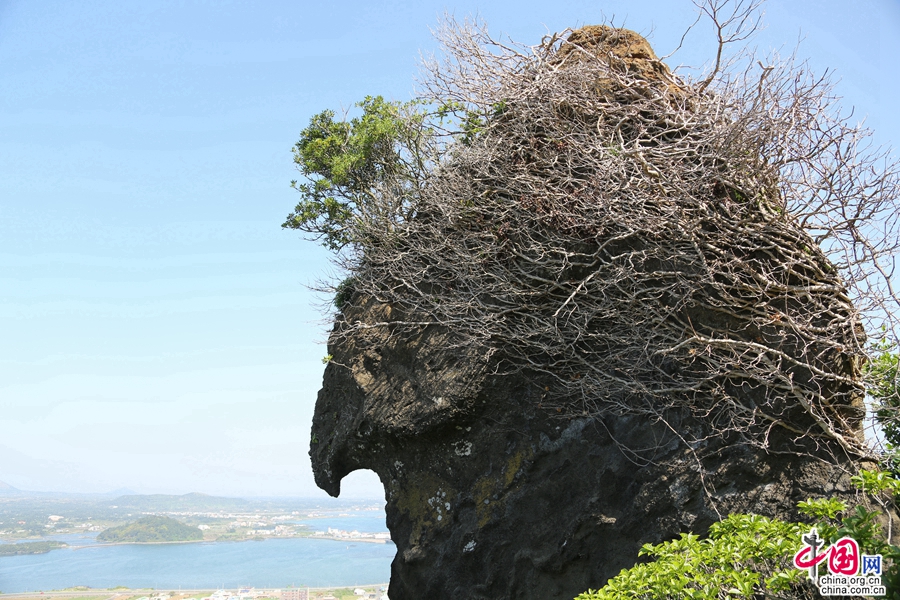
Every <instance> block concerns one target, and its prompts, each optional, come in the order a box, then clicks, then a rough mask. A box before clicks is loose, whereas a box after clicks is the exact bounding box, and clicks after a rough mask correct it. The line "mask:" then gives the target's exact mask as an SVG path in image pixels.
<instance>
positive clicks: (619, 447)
mask: <svg viewBox="0 0 900 600" xmlns="http://www.w3.org/2000/svg"><path fill="white" fill-rule="evenodd" d="M391 312H392V311H391V308H390V307H389V306H385V305H380V304H378V303H376V302H374V301H361V302H359V305H358V306H356V307H351V308H347V309H346V310H345V313H346V314H345V319H352V320H361V321H363V322H365V321H379V322H380V321H383V320H384V319H391V318H394V317H393V316H392V315H391ZM341 326H342V323H338V324H337V328H340V327H341ZM452 337H453V336H452V334H451V332H449V331H447V330H444V329H442V328H439V327H424V328H422V329H421V330H420V331H419V332H418V333H417V334H416V335H406V336H397V335H392V333H391V331H390V330H388V329H385V328H372V329H368V330H361V332H359V333H355V334H354V335H353V336H351V337H344V336H340V339H341V343H337V344H332V345H330V346H329V352H330V353H331V354H332V355H333V358H332V360H331V361H330V363H329V364H328V366H327V367H326V369H325V376H324V383H323V387H322V390H321V391H320V392H319V397H318V401H317V404H316V410H315V415H314V417H313V428H312V432H313V443H312V446H311V451H310V455H311V457H312V464H313V469H314V472H315V477H316V483H317V484H318V485H319V486H320V487H321V488H322V489H324V490H325V491H327V492H328V493H329V494H331V495H333V496H337V495H338V494H339V493H340V482H341V479H342V478H343V477H344V476H346V475H347V474H348V473H350V472H352V471H354V470H357V469H371V470H373V471H375V473H377V474H378V476H379V477H380V479H381V481H382V483H383V484H384V487H385V497H386V501H387V505H386V510H387V525H388V528H389V529H390V531H391V538H392V540H393V541H394V543H395V544H396V546H397V555H396V557H395V559H394V561H393V563H392V566H391V582H390V589H389V596H390V597H391V598H392V599H393V600H414V599H420V598H448V599H449V598H471V599H501V598H509V599H512V598H516V599H530V598H534V599H538V598H540V599H544V598H572V597H574V596H575V595H577V594H578V593H580V592H582V591H584V590H586V589H588V588H590V587H593V588H597V587H600V586H602V585H603V584H604V583H605V582H606V581H607V579H609V578H610V577H612V576H614V575H615V574H616V573H618V572H619V570H621V569H622V568H626V567H629V566H631V565H633V564H634V563H635V562H636V559H637V552H638V550H639V548H640V547H641V545H642V544H644V543H647V542H661V541H663V540H667V539H672V538H674V537H676V536H677V534H678V533H679V532H682V531H693V532H696V533H704V532H705V531H706V529H707V528H708V526H709V525H710V524H711V523H713V522H715V521H716V520H718V519H719V518H720V517H721V516H724V515H727V514H729V513H731V512H753V513H757V514H762V515H768V516H772V517H781V518H796V517H797V514H796V512H795V510H794V507H795V506H796V504H797V502H799V501H801V500H806V499H808V498H810V497H821V496H823V495H837V496H845V495H849V494H850V493H851V492H850V490H851V486H850V485H849V480H848V475H847V472H846V469H845V468H842V467H841V466H840V465H839V464H835V463H834V462H833V458H832V457H831V456H829V455H828V454H827V453H826V452H824V448H819V449H818V450H817V449H816V448H807V449H806V450H808V451H809V452H799V450H801V449H799V448H797V447H794V446H793V442H792V440H791V438H790V437H789V436H785V435H783V434H781V433H779V432H778V431H773V433H772V438H773V439H772V440H771V445H770V449H769V451H767V452H766V451H763V450H760V449H758V448H753V447H750V446H747V445H729V444H728V443H727V440H722V439H719V438H715V437H714V438H712V441H711V443H710V444H711V445H710V446H708V447H704V448H699V449H698V448H691V447H687V446H685V444H684V443H683V442H682V435H681V434H682V433H684V432H685V431H686V430H688V429H690V428H693V429H695V430H702V429H703V428H704V427H709V425H708V424H704V423H700V422H697V421H696V420H692V419H683V420H681V421H679V420H678V419H677V417H675V418H673V419H670V422H669V424H668V425H665V424H662V423H649V422H646V421H645V420H643V419H639V418H637V417H633V416H632V417H628V416H625V417H617V418H604V419H596V418H585V417H580V416H575V415H573V416H566V415H565V414H557V413H555V412H554V413H552V414H548V412H547V411H546V409H544V408H543V407H542V406H541V398H542V395H543V393H544V391H545V390H544V386H542V382H541V380H540V378H539V377H529V376H527V375H525V374H519V375H514V376H509V375H495V374H492V372H491V371H492V366H493V363H494V361H493V359H492V358H491V357H489V356H484V355H479V354H478V352H472V351H469V350H467V349H465V348H453V347H452V346H453V341H452ZM673 423H674V424H675V427H674V428H671V427H670V425H672V424H673ZM698 450H699V451H698ZM817 452H819V453H820V454H821V456H822V457H823V459H817V458H816V453H817ZM826 456H827V457H828V459H824V458H825V457H826Z"/></svg>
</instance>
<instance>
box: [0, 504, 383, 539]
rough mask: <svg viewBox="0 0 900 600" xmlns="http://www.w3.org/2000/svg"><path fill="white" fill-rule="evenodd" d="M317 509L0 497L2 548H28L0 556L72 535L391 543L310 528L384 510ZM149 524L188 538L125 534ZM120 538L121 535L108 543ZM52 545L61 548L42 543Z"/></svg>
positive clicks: (369, 534)
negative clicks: (159, 520) (161, 522)
mask: <svg viewBox="0 0 900 600" xmlns="http://www.w3.org/2000/svg"><path fill="white" fill-rule="evenodd" d="M322 504H323V503H322V502H314V501H303V500H277V501H276V500H273V501H251V500H243V499H239V498H217V497H214V496H205V495H202V494H186V495H184V496H164V495H152V496H140V495H130V496H120V497H117V498H113V499H109V498H91V497H72V496H59V497H56V496H50V497H21V496H3V495H0V542H20V543H29V542H30V545H29V546H24V545H20V547H19V548H18V549H17V552H16V551H14V549H13V548H9V547H2V546H7V544H0V554H3V553H4V552H3V551H6V552H5V553H6V554H9V553H19V554H32V553H40V552H47V551H50V550H52V549H54V548H56V547H62V546H66V545H69V546H78V545H80V544H79V539H82V538H81V536H78V535H77V534H83V535H84V538H83V539H84V540H85V543H86V544H88V545H93V544H95V543H102V542H106V543H110V542H115V543H160V542H187V541H242V540H252V539H266V538H286V537H288V538H290V537H306V538H313V539H331V540H341V541H352V542H368V543H378V544H384V543H388V542H389V541H390V534H389V533H388V532H387V527H386V526H384V529H383V530H382V531H359V530H357V529H350V528H348V529H346V530H345V529H341V528H339V527H331V526H328V527H324V526H323V527H316V526H315V523H316V521H317V520H323V521H324V520H326V519H335V518H337V519H341V518H351V517H358V516H364V515H365V514H367V513H368V514H378V513H379V511H383V506H382V505H379V504H373V503H365V502H360V503H344V505H342V506H340V508H338V509H335V508H331V507H328V508H325V507H323V506H322ZM329 504H331V505H333V504H334V502H329ZM153 516H158V517H166V518H168V519H174V520H176V521H178V523H179V524H182V525H184V526H185V527H184V528H182V530H181V531H187V530H190V531H192V532H193V533H190V534H189V535H186V536H185V535H183V534H182V537H176V538H160V537H154V535H153V532H148V531H138V532H137V534H135V532H133V531H130V530H132V529H135V528H140V525H141V523H143V522H152V521H153V519H150V518H149V517H153ZM350 523H352V521H350ZM370 523H371V522H370ZM323 525H324V523H323ZM340 525H343V524H342V523H341V524H340ZM145 529H146V528H145ZM163 529H165V530H166V532H168V533H169V534H171V532H172V531H173V528H172V527H168V528H163ZM119 530H123V531H124V533H123V534H121V535H110V533H118V532H119ZM97 534H99V535H97ZM129 535H131V537H129ZM92 538H93V539H92ZM51 540H63V541H59V542H55V541H54V542H53V543H48V542H49V541H51Z"/></svg>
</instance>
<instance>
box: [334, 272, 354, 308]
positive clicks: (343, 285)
mask: <svg viewBox="0 0 900 600" xmlns="http://www.w3.org/2000/svg"><path fill="white" fill-rule="evenodd" d="M355 286H356V278H355V277H347V278H346V279H344V280H343V281H342V282H340V283H339V284H338V286H337V287H336V288H335V290H334V307H335V308H337V309H338V310H343V309H344V305H345V304H347V302H349V301H350V298H352V297H353V293H354V291H355Z"/></svg>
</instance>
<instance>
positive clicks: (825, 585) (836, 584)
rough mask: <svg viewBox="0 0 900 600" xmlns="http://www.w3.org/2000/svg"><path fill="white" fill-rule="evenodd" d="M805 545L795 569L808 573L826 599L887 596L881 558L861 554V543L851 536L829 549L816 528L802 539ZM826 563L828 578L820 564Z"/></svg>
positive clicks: (878, 555)
mask: <svg viewBox="0 0 900 600" xmlns="http://www.w3.org/2000/svg"><path fill="white" fill-rule="evenodd" d="M800 539H801V540H802V542H803V545H802V546H801V548H800V551H799V552H797V554H795V555H794V566H795V567H797V568H798V569H804V570H808V571H809V578H810V579H811V580H812V581H813V583H814V584H815V585H816V586H817V587H818V588H819V593H820V594H822V595H823V596H849V595H859V596H884V594H885V589H884V586H883V585H882V584H881V555H880V554H862V555H861V554H860V553H859V544H857V543H856V540H854V539H853V538H850V537H842V538H841V539H839V540H838V541H836V542H835V543H833V544H831V545H830V546H827V547H823V546H824V545H825V540H823V539H822V538H820V537H819V532H818V531H817V530H816V529H815V528H813V529H810V531H809V533H806V534H804V535H802V536H801V538H800ZM822 563H825V565H826V566H827V568H828V574H827V575H819V565H820V564H822Z"/></svg>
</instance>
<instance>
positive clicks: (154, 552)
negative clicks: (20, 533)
mask: <svg viewBox="0 0 900 600" xmlns="http://www.w3.org/2000/svg"><path fill="white" fill-rule="evenodd" d="M298 522H300V523H303V524H305V525H308V526H309V527H310V528H312V529H313V530H316V531H323V530H326V529H327V528H328V527H333V528H335V529H342V530H345V531H353V530H356V531H359V532H369V533H377V532H383V531H387V528H386V526H385V523H384V513H381V512H378V513H374V514H373V513H363V514H349V515H327V516H323V517H321V518H316V519H303V520H300V521H298ZM95 538H96V533H94V534H75V535H60V536H54V537H51V538H49V539H55V540H58V541H62V542H66V543H67V544H69V547H68V548H60V549H57V550H51V551H50V552H48V553H46V554H32V555H24V556H2V557H0V592H2V593H4V594H9V593H20V592H30V591H50V590H59V589H64V588H69V587H75V586H88V587H92V588H112V587H116V586H125V587H129V588H155V589H185V590H187V589H194V590H196V589H221V588H224V589H233V588H245V587H256V588H279V587H288V586H294V587H302V586H309V587H344V586H356V585H366V584H376V583H387V581H388V580H389V579H390V565H391V561H392V560H393V558H394V554H395V552H396V547H395V546H394V545H393V544H392V543H390V542H388V543H386V544H373V543H367V542H354V541H337V540H326V539H310V538H269V539H265V540H260V541H243V542H198V543H189V544H123V545H104V544H98V543H97V541H96V539H95Z"/></svg>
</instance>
